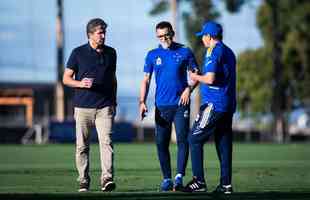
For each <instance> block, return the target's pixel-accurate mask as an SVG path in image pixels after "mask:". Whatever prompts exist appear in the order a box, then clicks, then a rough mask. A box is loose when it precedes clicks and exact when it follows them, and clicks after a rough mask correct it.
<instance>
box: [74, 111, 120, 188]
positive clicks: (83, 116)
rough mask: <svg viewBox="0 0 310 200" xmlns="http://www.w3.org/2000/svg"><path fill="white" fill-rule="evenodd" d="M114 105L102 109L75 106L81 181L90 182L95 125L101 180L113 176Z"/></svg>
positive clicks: (77, 159) (77, 156)
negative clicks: (91, 144)
mask: <svg viewBox="0 0 310 200" xmlns="http://www.w3.org/2000/svg"><path fill="white" fill-rule="evenodd" d="M114 115H115V110H114V107H112V106H108V107H104V108H102V109H92V108H91V109H89V108H77V107H76V108H74V118H75V121H76V167H77V170H78V173H79V178H78V181H79V182H80V183H89V182H90V177H89V148H90V133H91V128H92V127H93V126H94V125H95V127H96V130H97V134H98V140H99V147H100V160H101V179H100V180H101V182H102V181H103V180H104V179H106V178H113V146H112V140H111V135H112V126H113V123H114Z"/></svg>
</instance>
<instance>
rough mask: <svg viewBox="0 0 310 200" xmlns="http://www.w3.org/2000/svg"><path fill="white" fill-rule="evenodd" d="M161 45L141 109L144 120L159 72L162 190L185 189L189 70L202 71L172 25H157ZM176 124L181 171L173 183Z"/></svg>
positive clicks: (151, 62)
mask: <svg viewBox="0 0 310 200" xmlns="http://www.w3.org/2000/svg"><path fill="white" fill-rule="evenodd" d="M156 35H157V38H158V39H159V42H160V45H159V47H158V48H155V49H153V50H151V51H149V52H148V54H147V56H146V59H145V65H144V73H145V74H144V78H143V80H142V83H141V91H140V101H139V109H140V116H141V120H142V119H143V118H144V117H145V113H146V112H147V106H146V98H147V94H148V90H149V86H150V81H151V77H152V73H153V72H154V73H155V82H156V95H155V106H156V110H155V124H156V127H155V138H156V146H157V154H158V158H159V163H160V167H161V171H162V174H163V181H162V183H161V190H162V191H169V190H172V189H173V190H181V189H183V181H182V180H183V176H184V175H185V168H186V164H187V160H188V151H189V150H188V141H187V137H188V133H189V107H190V106H189V105H190V94H191V90H192V86H191V85H190V84H189V82H188V79H187V78H188V71H189V70H192V71H198V69H197V62H196V59H195V57H194V55H193V53H192V51H191V50H190V49H189V48H187V47H185V46H184V45H182V44H179V43H176V42H174V41H173V36H174V31H173V29H172V26H171V24H170V23H169V22H166V21H163V22H160V23H158V24H157V25H156ZM172 123H174V125H175V130H176V137H177V146H178V152H177V172H176V176H175V179H174V183H173V181H172V180H171V163H170V153H169V143H170V138H171V125H172Z"/></svg>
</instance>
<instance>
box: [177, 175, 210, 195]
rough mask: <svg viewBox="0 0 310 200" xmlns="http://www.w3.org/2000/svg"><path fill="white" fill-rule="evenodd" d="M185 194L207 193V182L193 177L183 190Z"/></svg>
mask: <svg viewBox="0 0 310 200" xmlns="http://www.w3.org/2000/svg"><path fill="white" fill-rule="evenodd" d="M182 191H183V192H206V191H207V185H206V183H205V182H201V181H198V180H197V178H196V177H193V180H191V181H190V182H189V183H188V184H187V185H186V186H185V187H184V188H183V190H182Z"/></svg>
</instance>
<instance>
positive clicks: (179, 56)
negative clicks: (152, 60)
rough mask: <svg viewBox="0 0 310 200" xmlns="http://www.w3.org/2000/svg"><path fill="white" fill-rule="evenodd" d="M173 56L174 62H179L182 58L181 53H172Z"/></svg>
mask: <svg viewBox="0 0 310 200" xmlns="http://www.w3.org/2000/svg"><path fill="white" fill-rule="evenodd" d="M173 58H174V59H175V61H176V62H180V61H181V59H182V55H180V54H179V53H175V54H174V55H173Z"/></svg>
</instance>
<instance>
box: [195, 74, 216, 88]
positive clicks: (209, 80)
mask: <svg viewBox="0 0 310 200" xmlns="http://www.w3.org/2000/svg"><path fill="white" fill-rule="evenodd" d="M190 78H191V79H192V80H195V81H198V82H201V83H204V84H208V85H212V84H214V82H215V73H214V72H207V73H206V74H204V75H199V74H196V73H192V72H190Z"/></svg>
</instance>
